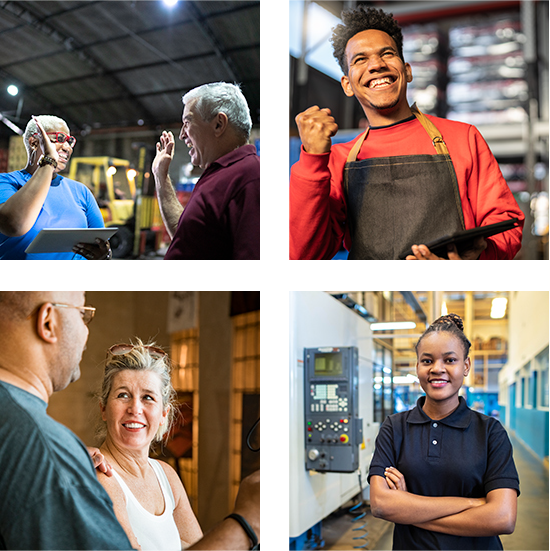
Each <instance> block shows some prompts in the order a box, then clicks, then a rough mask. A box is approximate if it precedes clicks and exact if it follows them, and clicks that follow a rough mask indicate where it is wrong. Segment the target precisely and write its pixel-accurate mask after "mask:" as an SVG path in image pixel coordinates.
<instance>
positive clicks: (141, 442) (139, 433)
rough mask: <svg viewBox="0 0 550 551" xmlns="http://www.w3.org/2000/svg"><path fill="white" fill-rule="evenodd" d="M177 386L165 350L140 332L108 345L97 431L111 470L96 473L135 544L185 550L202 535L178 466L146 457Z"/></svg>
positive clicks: (166, 427) (167, 421) (163, 427)
mask: <svg viewBox="0 0 550 551" xmlns="http://www.w3.org/2000/svg"><path fill="white" fill-rule="evenodd" d="M175 394H176V393H175V391H174V389H173V387H172V384H171V382H170V365H169V359H168V356H167V354H166V352H164V350H162V349H161V348H157V347H156V346H154V344H148V345H144V344H143V343H142V342H141V340H139V339H136V344H117V345H114V346H112V347H111V348H110V349H109V352H108V354H107V361H106V364H105V374H104V377H103V384H102V388H101V392H100V395H99V405H100V409H101V417H102V420H103V422H104V424H103V425H102V426H101V427H100V429H99V433H100V435H102V436H104V438H105V439H104V442H103V444H102V445H101V447H100V450H101V453H102V454H103V455H104V456H105V459H106V461H107V462H108V463H110V465H111V467H112V470H113V475H114V476H113V477H108V476H106V475H105V474H103V473H98V478H99V481H100V482H101V484H102V485H103V487H104V488H105V490H106V491H107V493H108V494H109V496H110V498H111V500H112V501H113V506H114V511H115V514H116V516H117V519H118V521H119V522H120V524H121V525H122V527H123V528H124V530H125V531H126V534H127V535H128V538H129V539H130V542H131V543H132V546H133V548H134V549H143V550H146V549H157V550H180V549H182V548H184V549H185V548H187V547H189V546H190V545H192V544H193V543H195V542H196V541H198V540H199V539H200V538H201V537H202V531H201V528H200V526H199V523H198V521H197V519H196V517H195V515H194V513H193V510H192V509H191V505H190V503H189V499H188V497H187V494H186V492H185V489H184V487H183V484H182V483H181V480H180V479H179V477H178V475H177V474H176V472H175V471H174V469H172V467H170V465H168V464H167V463H164V462H162V461H156V460H154V459H151V458H149V449H150V447H151V444H152V443H153V442H155V441H157V442H158V441H161V440H162V439H163V437H164V436H166V435H167V434H168V433H169V431H170V427H171V424H172V422H173V419H174V413H175V409H174V403H175Z"/></svg>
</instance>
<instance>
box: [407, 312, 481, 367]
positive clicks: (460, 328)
mask: <svg viewBox="0 0 550 551" xmlns="http://www.w3.org/2000/svg"><path fill="white" fill-rule="evenodd" d="M436 331H447V332H449V333H452V334H453V335H454V336H455V337H457V338H458V339H459V340H460V342H461V343H462V347H463V348H464V358H467V357H468V354H469V352H470V347H471V346H472V343H471V342H470V341H469V340H468V338H467V337H466V335H465V334H464V323H463V322H462V318H461V317H460V316H459V315H457V314H447V315H446V316H441V317H440V318H437V319H436V320H435V321H434V322H433V323H432V324H431V325H430V327H428V329H426V331H424V333H423V334H422V336H421V337H420V338H419V339H418V342H417V343H416V346H415V350H416V355H417V356H418V346H419V345H420V341H421V340H422V339H423V338H424V337H425V336H426V335H427V334H428V333H433V332H436Z"/></svg>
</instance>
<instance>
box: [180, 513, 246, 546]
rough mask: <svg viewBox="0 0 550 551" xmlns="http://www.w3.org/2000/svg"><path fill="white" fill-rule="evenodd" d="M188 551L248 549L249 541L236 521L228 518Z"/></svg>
mask: <svg viewBox="0 0 550 551" xmlns="http://www.w3.org/2000/svg"><path fill="white" fill-rule="evenodd" d="M189 549H191V550H194V549H235V550H238V549H250V539H249V538H248V536H247V534H246V532H245V531H244V530H243V528H242V527H241V525H240V524H239V523H238V522H237V521H236V520H234V519H232V518H228V519H225V520H224V521H223V522H220V523H219V524H218V525H216V526H214V528H212V530H210V531H209V532H208V533H207V534H205V536H204V537H203V538H202V539H201V540H200V541H198V542H197V543H195V544H193V545H192V546H191V547H189Z"/></svg>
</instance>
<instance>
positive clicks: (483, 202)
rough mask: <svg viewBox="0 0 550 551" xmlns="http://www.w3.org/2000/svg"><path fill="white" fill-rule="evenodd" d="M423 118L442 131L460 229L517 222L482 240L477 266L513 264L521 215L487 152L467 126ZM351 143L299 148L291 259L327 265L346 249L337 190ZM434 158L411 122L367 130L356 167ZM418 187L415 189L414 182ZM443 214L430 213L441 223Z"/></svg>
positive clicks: (348, 242) (342, 207)
mask: <svg viewBox="0 0 550 551" xmlns="http://www.w3.org/2000/svg"><path fill="white" fill-rule="evenodd" d="M428 117H429V118H430V119H431V120H432V122H433V123H434V124H435V125H436V127H437V128H438V130H439V131H440V132H441V134H442V137H443V139H444V141H445V143H446V144H447V148H448V150H449V154H450V155H451V159H452V161H453V165H454V168H455V172H456V177H457V180H458V187H459V191H460V200H461V203H462V210H463V213H464V224H465V227H466V229H471V228H476V227H479V226H485V225H488V224H493V223H496V222H502V221H503V220H508V219H510V218H516V217H517V218H518V219H519V220H520V222H521V225H520V227H518V228H514V229H512V230H509V231H507V232H504V233H500V234H497V235H494V236H492V237H489V238H487V249H486V250H485V251H483V253H481V256H480V259H485V260H494V259H512V258H514V256H515V255H516V254H517V252H518V251H519V249H520V247H521V236H522V228H523V221H524V215H523V213H522V212H521V209H520V208H519V206H518V204H517V203H516V201H515V199H514V197H513V195H512V193H511V191H510V189H509V187H508V185H507V183H506V181H505V180H504V177H503V176H502V173H501V171H500V168H499V166H498V163H497V162H496V160H495V158H494V156H493V154H492V153H491V150H490V149H489V146H488V145H487V143H486V142H485V140H484V139H483V137H482V136H481V134H480V133H479V131H478V130H477V129H476V128H475V127H474V126H472V125H469V124H464V123H461V122H456V121H449V120H447V119H440V118H437V117H432V116H429V115H428ZM358 138H359V136H358V137H357V138H355V139H354V140H352V141H351V142H348V143H345V144H336V145H333V146H332V149H331V151H330V153H325V154H322V155H315V154H310V153H307V152H305V151H304V149H303V148H302V151H301V155H300V160H299V161H298V162H297V163H295V164H294V165H293V166H292V169H291V175H290V259H291V260H315V259H331V258H332V257H333V256H334V255H335V254H336V253H337V252H338V250H339V249H340V246H341V244H342V242H343V243H344V246H345V247H346V249H348V250H349V249H350V247H351V237H350V233H349V229H348V227H347V213H346V210H347V209H346V202H345V196H344V190H343V174H344V165H345V163H346V158H347V155H348V153H349V151H350V149H351V148H352V147H353V144H354V143H355V142H356V141H357V139H358ZM422 154H429V155H433V154H435V149H434V147H433V145H432V142H431V140H430V138H429V136H428V134H427V133H426V131H425V130H424V128H423V127H422V125H421V124H420V122H418V120H417V119H414V120H407V121H404V122H401V123H397V124H394V125H391V126H387V127H382V128H371V130H370V131H369V135H368V137H367V139H366V140H365V143H364V144H363V146H362V147H361V151H360V152H359V155H358V157H357V160H363V159H370V158H375V157H389V156H397V155H422ZM419 185H421V182H419ZM441 214H442V213H434V216H440V215H441Z"/></svg>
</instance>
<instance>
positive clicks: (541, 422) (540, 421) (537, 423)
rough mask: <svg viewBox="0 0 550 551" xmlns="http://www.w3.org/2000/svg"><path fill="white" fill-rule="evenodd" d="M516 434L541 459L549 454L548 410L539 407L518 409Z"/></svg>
mask: <svg viewBox="0 0 550 551" xmlns="http://www.w3.org/2000/svg"><path fill="white" fill-rule="evenodd" d="M516 436H517V437H518V438H519V439H520V440H523V442H525V443H526V444H527V445H528V446H529V447H530V448H531V449H532V450H533V451H534V452H535V453H536V454H537V455H538V456H539V457H540V458H541V459H542V458H543V457H546V456H547V455H548V412H547V411H541V410H538V409H524V408H517V409H516Z"/></svg>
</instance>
